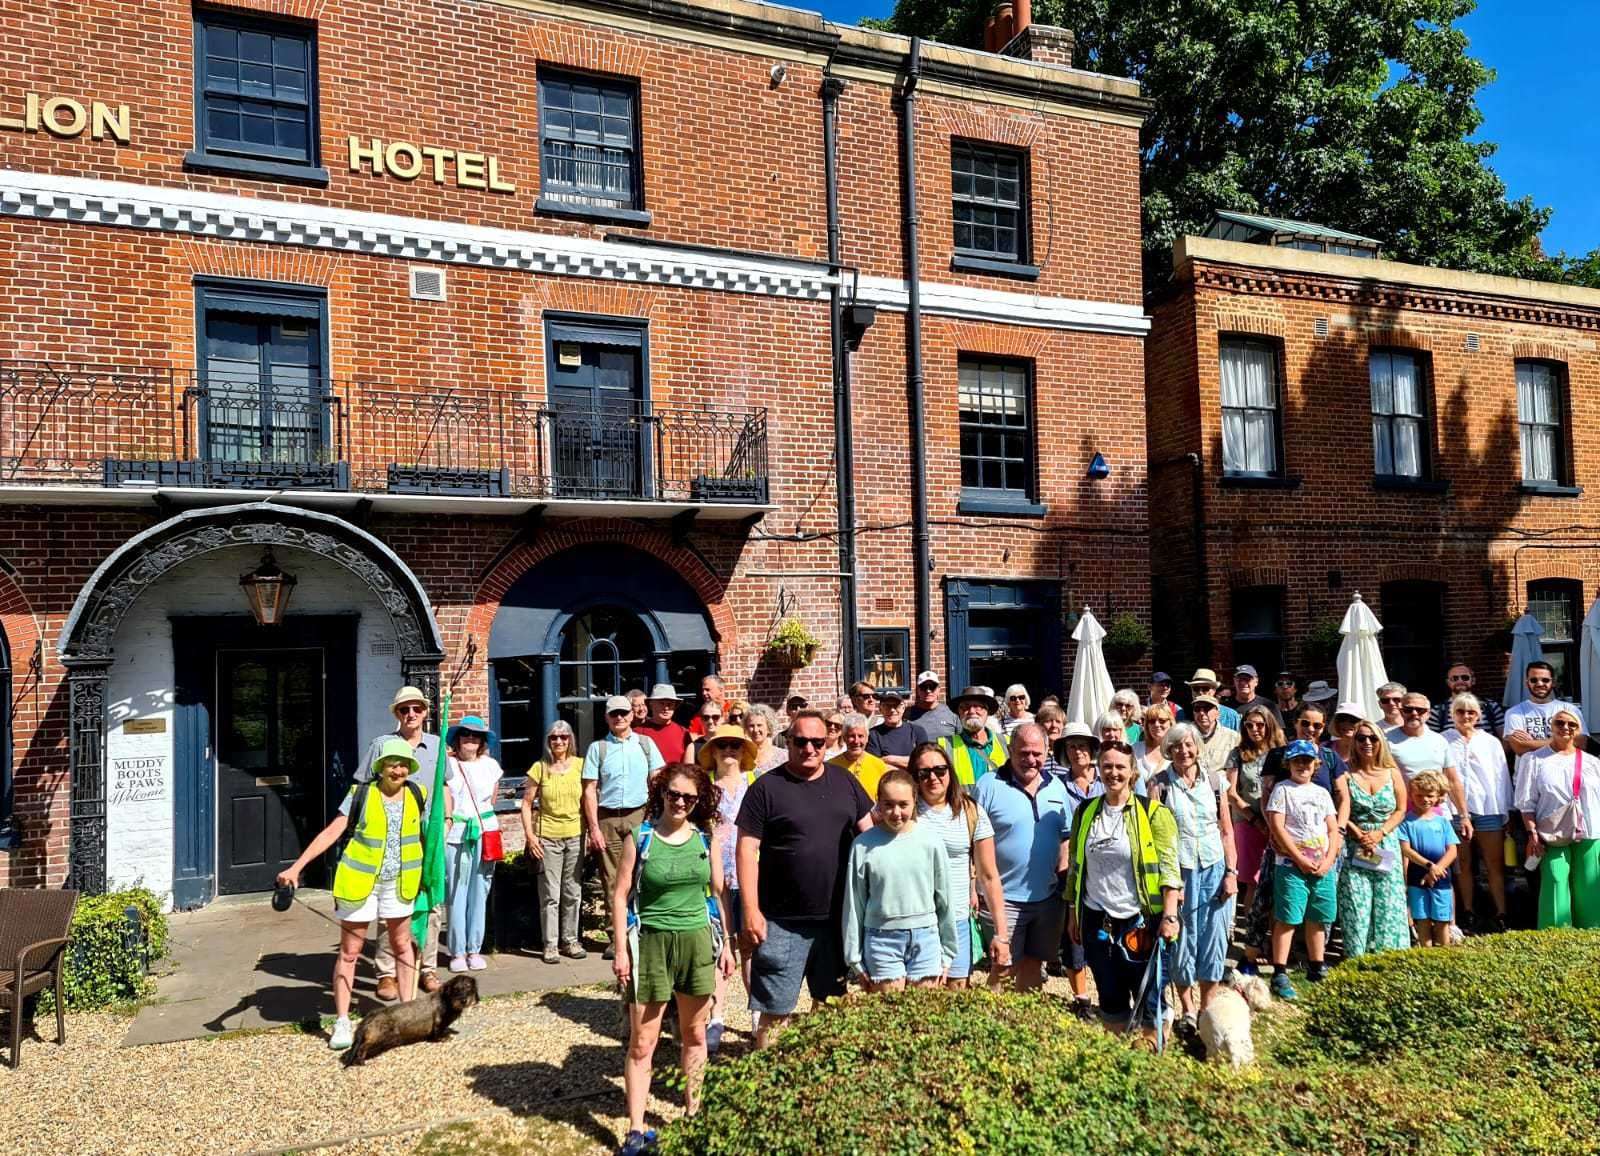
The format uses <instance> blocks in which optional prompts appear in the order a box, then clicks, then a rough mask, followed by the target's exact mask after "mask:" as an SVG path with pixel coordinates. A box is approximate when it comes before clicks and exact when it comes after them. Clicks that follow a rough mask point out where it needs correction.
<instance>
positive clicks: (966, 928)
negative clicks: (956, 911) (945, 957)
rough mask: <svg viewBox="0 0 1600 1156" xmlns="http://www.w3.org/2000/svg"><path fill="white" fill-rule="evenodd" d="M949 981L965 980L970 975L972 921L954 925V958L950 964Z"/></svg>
mask: <svg viewBox="0 0 1600 1156" xmlns="http://www.w3.org/2000/svg"><path fill="white" fill-rule="evenodd" d="M948 974H949V976H950V978H951V979H966V978H967V977H968V976H970V975H971V974H972V920H971V919H963V920H961V921H960V922H959V923H957V924H956V957H955V959H953V960H951V962H950V971H949V973H948Z"/></svg>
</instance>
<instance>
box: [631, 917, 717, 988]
mask: <svg viewBox="0 0 1600 1156" xmlns="http://www.w3.org/2000/svg"><path fill="white" fill-rule="evenodd" d="M716 990H717V959H716V956H714V955H712V954H711V925H710V924H709V923H708V924H706V926H704V927H701V928H698V929H697V930H695V931H654V930H652V929H650V928H648V927H641V928H640V929H639V958H638V959H636V960H634V961H633V1000H634V1002H635V1003H666V1002H667V1001H668V1000H670V999H671V998H672V996H673V994H674V993H677V994H678V995H710V994H711V993H712V992H714V991H716Z"/></svg>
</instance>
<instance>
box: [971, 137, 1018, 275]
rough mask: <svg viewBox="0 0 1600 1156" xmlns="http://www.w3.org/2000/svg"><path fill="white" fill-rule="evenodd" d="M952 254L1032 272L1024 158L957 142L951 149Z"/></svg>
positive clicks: (1006, 150) (977, 145) (980, 145)
mask: <svg viewBox="0 0 1600 1156" xmlns="http://www.w3.org/2000/svg"><path fill="white" fill-rule="evenodd" d="M950 188H951V196H952V205H951V209H952V215H953V217H954V219H955V254H956V257H957V259H958V264H959V262H960V260H961V259H967V260H968V261H977V262H996V263H999V264H1001V265H1014V266H1017V267H1019V268H1024V267H1025V268H1026V269H1028V270H1031V271H1033V272H1034V273H1037V271H1036V270H1032V266H1027V265H1026V262H1027V260H1028V165H1027V155H1026V154H1025V153H1020V152H1017V151H1015V150H1014V149H1005V148H997V147H994V146H992V145H985V144H975V143H973V142H972V141H964V140H958V141H955V142H953V143H952V144H951V146H950ZM979 267H982V266H979Z"/></svg>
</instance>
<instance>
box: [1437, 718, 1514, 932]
mask: <svg viewBox="0 0 1600 1156" xmlns="http://www.w3.org/2000/svg"><path fill="white" fill-rule="evenodd" d="M1450 717H1451V718H1453V719H1454V720H1455V724H1456V725H1455V727H1454V728H1452V729H1451V730H1447V731H1445V733H1444V740H1445V743H1446V744H1447V745H1448V746H1449V748H1450V754H1451V756H1452V757H1453V758H1454V760H1455V765H1456V771H1457V773H1458V774H1459V775H1460V776H1461V786H1462V788H1463V790H1464V791H1465V793H1466V796H1467V813H1468V814H1469V815H1470V816H1471V818H1472V838H1471V839H1470V840H1463V841H1462V843H1461V847H1460V855H1459V858H1458V859H1457V860H1456V866H1457V868H1458V869H1457V871H1456V899H1457V901H1458V902H1459V904H1460V907H1461V914H1460V918H1459V919H1458V920H1457V922H1458V923H1460V924H1461V925H1462V926H1463V927H1470V926H1471V925H1472V923H1473V914H1472V905H1473V901H1474V899H1475V898H1476V895H1475V892H1476V891H1477V880H1478V874H1477V870H1476V868H1475V867H1474V866H1473V863H1472V860H1473V858H1474V855H1473V853H1474V852H1476V853H1477V855H1476V857H1477V858H1479V859H1482V860H1483V867H1484V871H1485V873H1486V874H1487V875H1488V876H1489V898H1490V899H1491V900H1493V901H1494V922H1493V923H1489V922H1488V921H1487V920H1485V921H1484V922H1483V924H1482V925H1481V926H1480V927H1479V930H1481V931H1504V930H1505V929H1506V867H1505V862H1506V861H1505V853H1506V823H1507V822H1508V821H1509V820H1510V817H1511V772H1510V770H1509V769H1508V768H1507V767H1506V751H1505V747H1503V746H1502V745H1501V744H1500V740H1499V739H1497V738H1495V737H1494V735H1492V734H1489V733H1488V732H1487V731H1480V730H1479V729H1478V722H1479V720H1480V719H1482V718H1483V704H1482V703H1480V702H1479V701H1478V699H1477V697H1476V696H1475V695H1470V694H1458V695H1456V696H1455V697H1454V698H1453V699H1451V700H1450ZM1459 825H1460V824H1459V822H1458V823H1457V826H1458V827H1459Z"/></svg>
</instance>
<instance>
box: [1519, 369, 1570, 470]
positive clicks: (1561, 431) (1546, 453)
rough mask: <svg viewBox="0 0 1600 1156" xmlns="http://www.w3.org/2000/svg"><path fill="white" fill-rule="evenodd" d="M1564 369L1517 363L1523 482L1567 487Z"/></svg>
mask: <svg viewBox="0 0 1600 1156" xmlns="http://www.w3.org/2000/svg"><path fill="white" fill-rule="evenodd" d="M1564 393H1565V391H1564V390H1563V389H1562V382H1561V369H1560V366H1558V365H1555V364H1552V363H1551V362H1547V361H1519V362H1517V424H1518V426H1519V427H1520V428H1521V434H1522V480H1523V481H1524V482H1527V483H1532V484H1534V485H1546V486H1560V485H1565V484H1567V478H1568V476H1569V475H1568V463H1567V435H1566V398H1565V396H1564Z"/></svg>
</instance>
